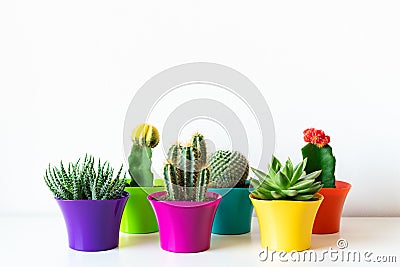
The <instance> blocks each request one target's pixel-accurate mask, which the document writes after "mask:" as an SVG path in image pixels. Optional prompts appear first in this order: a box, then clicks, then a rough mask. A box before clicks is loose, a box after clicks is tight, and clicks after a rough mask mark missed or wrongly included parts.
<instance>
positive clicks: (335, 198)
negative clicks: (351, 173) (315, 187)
mask: <svg viewBox="0 0 400 267" xmlns="http://www.w3.org/2000/svg"><path fill="white" fill-rule="evenodd" d="M335 186H336V188H321V190H320V191H319V192H318V193H320V194H321V195H323V196H324V201H322V204H321V206H320V207H319V209H318V212H317V216H316V217H315V221H314V226H313V231H312V232H313V234H333V233H337V232H339V230H340V219H341V217H342V210H343V205H344V201H345V200H346V196H347V193H348V192H349V190H350V188H351V184H349V183H346V182H343V181H336V182H335Z"/></svg>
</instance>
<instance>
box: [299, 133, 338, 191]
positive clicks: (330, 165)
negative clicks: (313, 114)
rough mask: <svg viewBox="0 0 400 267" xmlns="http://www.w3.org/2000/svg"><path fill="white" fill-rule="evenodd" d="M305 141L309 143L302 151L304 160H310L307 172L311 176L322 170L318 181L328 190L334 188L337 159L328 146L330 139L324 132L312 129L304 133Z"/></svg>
mask: <svg viewBox="0 0 400 267" xmlns="http://www.w3.org/2000/svg"><path fill="white" fill-rule="evenodd" d="M304 141H306V142H308V144H307V145H305V146H304V147H303V148H302V149H301V153H302V155H303V159H305V158H307V159H308V161H307V165H306V168H305V172H306V173H307V174H309V173H312V172H315V171H318V170H321V171H322V172H321V174H320V175H319V177H318V178H317V181H321V182H322V183H323V185H324V187H326V188H334V187H335V167H336V158H335V156H334V155H333V153H332V147H330V146H329V145H328V143H329V142H330V137H329V136H327V135H325V133H324V132H323V131H322V130H316V129H314V128H310V129H307V130H305V131H304Z"/></svg>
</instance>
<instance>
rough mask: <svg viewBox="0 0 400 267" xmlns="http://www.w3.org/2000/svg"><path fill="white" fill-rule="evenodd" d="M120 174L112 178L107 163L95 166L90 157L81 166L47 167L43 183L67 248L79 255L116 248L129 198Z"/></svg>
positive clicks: (112, 172) (78, 162)
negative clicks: (58, 211)
mask: <svg viewBox="0 0 400 267" xmlns="http://www.w3.org/2000/svg"><path fill="white" fill-rule="evenodd" d="M121 171H122V166H121V168H120V170H119V171H118V173H117V175H116V176H115V177H113V176H114V169H113V168H112V167H110V164H109V163H108V162H105V163H104V164H101V162H100V159H99V162H98V166H97V167H96V166H95V162H94V158H93V157H92V156H85V159H84V161H83V162H80V161H79V160H78V161H77V162H76V163H69V164H68V167H66V166H64V164H63V163H62V162H61V163H60V167H55V166H54V167H50V165H49V167H48V169H47V170H46V173H45V175H44V180H45V182H46V184H47V186H48V187H49V189H50V190H51V191H52V192H53V194H54V197H55V199H56V201H57V203H58V205H59V206H60V208H61V211H62V213H63V215H64V220H65V223H66V226H67V231H68V239H69V246H70V248H72V249H75V250H81V251H101V250H108V249H112V248H115V247H117V246H118V239H119V227H120V223H121V216H122V212H123V210H124V207H125V203H126V201H127V199H128V197H129V194H128V193H127V192H125V191H123V190H124V187H125V177H123V178H122V179H121Z"/></svg>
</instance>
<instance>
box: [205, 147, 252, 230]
mask: <svg viewBox="0 0 400 267" xmlns="http://www.w3.org/2000/svg"><path fill="white" fill-rule="evenodd" d="M210 167H211V182H210V184H209V185H208V191H210V192H215V193H218V194H220V195H221V196H222V200H221V203H220V204H219V206H218V209H217V213H216V214H215V219H214V223H213V228H212V233H213V234H221V235H238V234H244V233H248V232H250V230H251V217H252V214H253V205H252V204H251V202H250V199H249V193H250V192H251V188H250V187H249V185H250V183H249V181H248V180H247V177H248V175H249V162H248V161H247V159H246V157H245V156H244V155H242V154H241V153H240V152H238V151H224V150H218V151H216V152H214V153H213V154H212V155H211V157H210Z"/></svg>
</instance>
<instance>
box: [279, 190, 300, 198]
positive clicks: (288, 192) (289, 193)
mask: <svg viewBox="0 0 400 267" xmlns="http://www.w3.org/2000/svg"><path fill="white" fill-rule="evenodd" d="M282 193H284V194H285V195H287V196H289V197H294V196H297V194H298V192H297V190H288V189H286V190H282Z"/></svg>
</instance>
